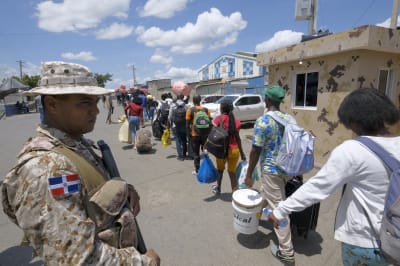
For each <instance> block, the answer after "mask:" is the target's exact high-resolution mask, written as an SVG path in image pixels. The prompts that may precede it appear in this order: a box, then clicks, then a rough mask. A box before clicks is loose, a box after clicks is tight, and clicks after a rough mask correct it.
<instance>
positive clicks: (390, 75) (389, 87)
mask: <svg viewBox="0 0 400 266" xmlns="http://www.w3.org/2000/svg"><path fill="white" fill-rule="evenodd" d="M382 71H386V73H387V75H386V84H385V95H386V96H388V97H389V98H391V97H392V94H393V81H394V71H393V70H392V69H390V68H379V69H378V84H377V85H378V86H377V89H378V90H379V91H382V92H383V90H381V88H380V85H381V72H382Z"/></svg>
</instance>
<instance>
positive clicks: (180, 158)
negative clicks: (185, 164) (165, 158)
mask: <svg viewBox="0 0 400 266" xmlns="http://www.w3.org/2000/svg"><path fill="white" fill-rule="evenodd" d="M176 159H177V160H178V161H184V160H185V158H183V157H181V156H178V157H176Z"/></svg>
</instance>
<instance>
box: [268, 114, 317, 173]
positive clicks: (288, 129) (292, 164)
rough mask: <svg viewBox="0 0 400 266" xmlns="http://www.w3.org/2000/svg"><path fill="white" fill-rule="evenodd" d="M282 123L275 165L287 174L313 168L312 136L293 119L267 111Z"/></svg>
mask: <svg viewBox="0 0 400 266" xmlns="http://www.w3.org/2000/svg"><path fill="white" fill-rule="evenodd" d="M267 114H268V115H269V116H270V117H271V118H272V119H274V120H275V121H276V122H277V123H279V124H281V125H283V126H284V127H285V130H284V132H283V136H282V141H281V146H280V147H279V152H278V155H277V156H276V158H275V161H276V165H277V166H278V167H279V168H280V169H281V170H283V171H284V172H285V173H286V174H287V175H289V176H297V175H302V174H304V173H307V172H309V171H310V170H312V169H313V168H314V139H315V138H314V136H313V135H311V134H310V133H309V132H307V131H306V130H305V129H304V128H302V127H301V126H299V125H297V124H296V123H294V119H293V121H289V122H287V121H285V120H284V119H282V118H280V117H279V116H277V115H276V114H275V113H274V112H268V113H267Z"/></svg>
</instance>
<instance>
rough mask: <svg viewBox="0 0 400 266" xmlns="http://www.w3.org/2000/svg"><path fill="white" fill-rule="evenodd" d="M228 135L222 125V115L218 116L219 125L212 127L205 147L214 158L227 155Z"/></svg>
mask: <svg viewBox="0 0 400 266" xmlns="http://www.w3.org/2000/svg"><path fill="white" fill-rule="evenodd" d="M229 141H230V136H229V133H228V131H226V130H225V129H224V127H223V125H222V117H221V116H220V117H219V126H218V127H213V128H212V129H211V131H210V134H208V137H207V141H206V143H205V146H204V147H205V148H206V149H207V151H208V152H209V153H211V154H212V155H214V156H215V157H216V158H220V159H225V158H226V157H228V147H229Z"/></svg>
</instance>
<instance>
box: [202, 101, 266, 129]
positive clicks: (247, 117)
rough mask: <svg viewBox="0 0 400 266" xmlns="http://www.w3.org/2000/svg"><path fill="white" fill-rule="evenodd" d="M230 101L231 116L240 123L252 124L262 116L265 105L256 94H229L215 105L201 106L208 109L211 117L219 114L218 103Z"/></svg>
mask: <svg viewBox="0 0 400 266" xmlns="http://www.w3.org/2000/svg"><path fill="white" fill-rule="evenodd" d="M225 100H228V101H232V103H233V114H234V115H235V117H236V118H237V119H239V120H240V121H241V122H254V121H256V120H257V118H259V117H260V116H262V115H263V114H264V110H265V103H264V101H263V98H262V97H261V95H258V94H231V95H225V96H224V97H222V98H220V99H219V100H218V101H217V102H215V103H208V104H203V106H204V107H206V108H208V110H209V111H210V114H211V117H212V118H214V117H215V116H217V115H219V114H220V103H221V102H222V101H225Z"/></svg>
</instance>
